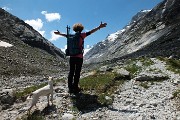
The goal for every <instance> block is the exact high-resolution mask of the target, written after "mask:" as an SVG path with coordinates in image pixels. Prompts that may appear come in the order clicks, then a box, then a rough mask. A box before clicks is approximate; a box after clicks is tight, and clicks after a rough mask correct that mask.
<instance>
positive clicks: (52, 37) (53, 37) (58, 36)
mask: <svg viewBox="0 0 180 120" xmlns="http://www.w3.org/2000/svg"><path fill="white" fill-rule="evenodd" d="M54 31H55V30H53V31H51V38H50V39H49V40H50V41H55V40H57V39H59V38H60V37H62V36H60V35H56V34H54Z"/></svg>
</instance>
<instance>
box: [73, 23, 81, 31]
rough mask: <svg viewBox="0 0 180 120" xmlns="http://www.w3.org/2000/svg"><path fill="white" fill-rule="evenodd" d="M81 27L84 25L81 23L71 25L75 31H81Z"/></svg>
mask: <svg viewBox="0 0 180 120" xmlns="http://www.w3.org/2000/svg"><path fill="white" fill-rule="evenodd" d="M83 29H84V26H83V25H82V24H81V23H76V24H74V25H73V30H74V31H75V32H82V30H83Z"/></svg>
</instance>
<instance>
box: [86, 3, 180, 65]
mask: <svg viewBox="0 0 180 120" xmlns="http://www.w3.org/2000/svg"><path fill="white" fill-rule="evenodd" d="M179 11H180V1H179V0H164V1H163V2H161V3H159V4H158V5H157V6H155V7H154V8H153V9H152V10H150V11H140V13H138V14H137V15H135V16H134V17H133V19H132V20H131V22H130V23H129V24H128V25H127V26H125V27H124V29H122V30H119V31H117V32H116V33H114V34H111V35H109V36H108V37H107V38H106V39H105V40H104V41H102V42H99V43H97V44H96V45H95V46H94V47H93V48H92V49H91V50H90V51H89V52H88V53H87V54H86V55H85V61H86V63H93V62H102V61H106V60H112V59H122V58H132V57H140V56H150V57H155V56H165V57H169V56H176V57H179V56H180V47H179V46H180V35H179V32H180V20H179V19H180V12H179Z"/></svg>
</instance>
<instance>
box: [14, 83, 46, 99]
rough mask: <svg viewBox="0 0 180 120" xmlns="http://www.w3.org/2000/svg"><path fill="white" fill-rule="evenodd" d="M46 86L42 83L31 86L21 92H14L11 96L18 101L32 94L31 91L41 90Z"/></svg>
mask: <svg viewBox="0 0 180 120" xmlns="http://www.w3.org/2000/svg"><path fill="white" fill-rule="evenodd" d="M46 84H47V83H43V84H40V85H33V86H31V87H27V88H25V89H24V90H22V91H18V90H16V91H17V92H14V94H13V95H14V96H15V98H16V99H19V98H21V97H25V96H27V95H28V94H30V93H31V92H33V91H35V90H37V89H39V88H41V87H44V86H45V85H46Z"/></svg>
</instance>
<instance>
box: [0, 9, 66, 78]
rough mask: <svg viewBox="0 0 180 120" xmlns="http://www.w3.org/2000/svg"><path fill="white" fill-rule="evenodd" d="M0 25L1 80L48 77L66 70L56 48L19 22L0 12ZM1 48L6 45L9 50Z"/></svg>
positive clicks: (17, 19)
mask: <svg viewBox="0 0 180 120" xmlns="http://www.w3.org/2000/svg"><path fill="white" fill-rule="evenodd" d="M0 24H1V26H0V41H1V44H2V45H1V46H0V75H1V76H2V78H3V76H4V77H5V76H6V77H7V76H8V77H9V76H22V75H25V76H26V75H32V76H34V75H48V74H51V73H55V71H56V70H57V71H58V70H60V69H61V70H62V69H63V68H64V66H66V63H67V61H66V60H65V55H64V53H63V52H62V51H61V50H60V49H59V48H57V47H56V46H54V45H53V44H52V43H51V42H49V41H48V40H47V39H45V38H44V37H43V36H42V35H41V34H40V33H38V32H37V31H36V30H34V29H33V28H32V27H31V26H30V25H28V24H26V23H25V22H24V21H23V20H21V19H19V18H18V17H16V16H13V15H12V14H10V13H8V12H7V11H5V10H3V9H1V8H0ZM3 44H10V45H11V47H5V46H3ZM17 68H18V69H17ZM50 71H51V72H50ZM52 71H54V72H52ZM56 73H57V72H56Z"/></svg>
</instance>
